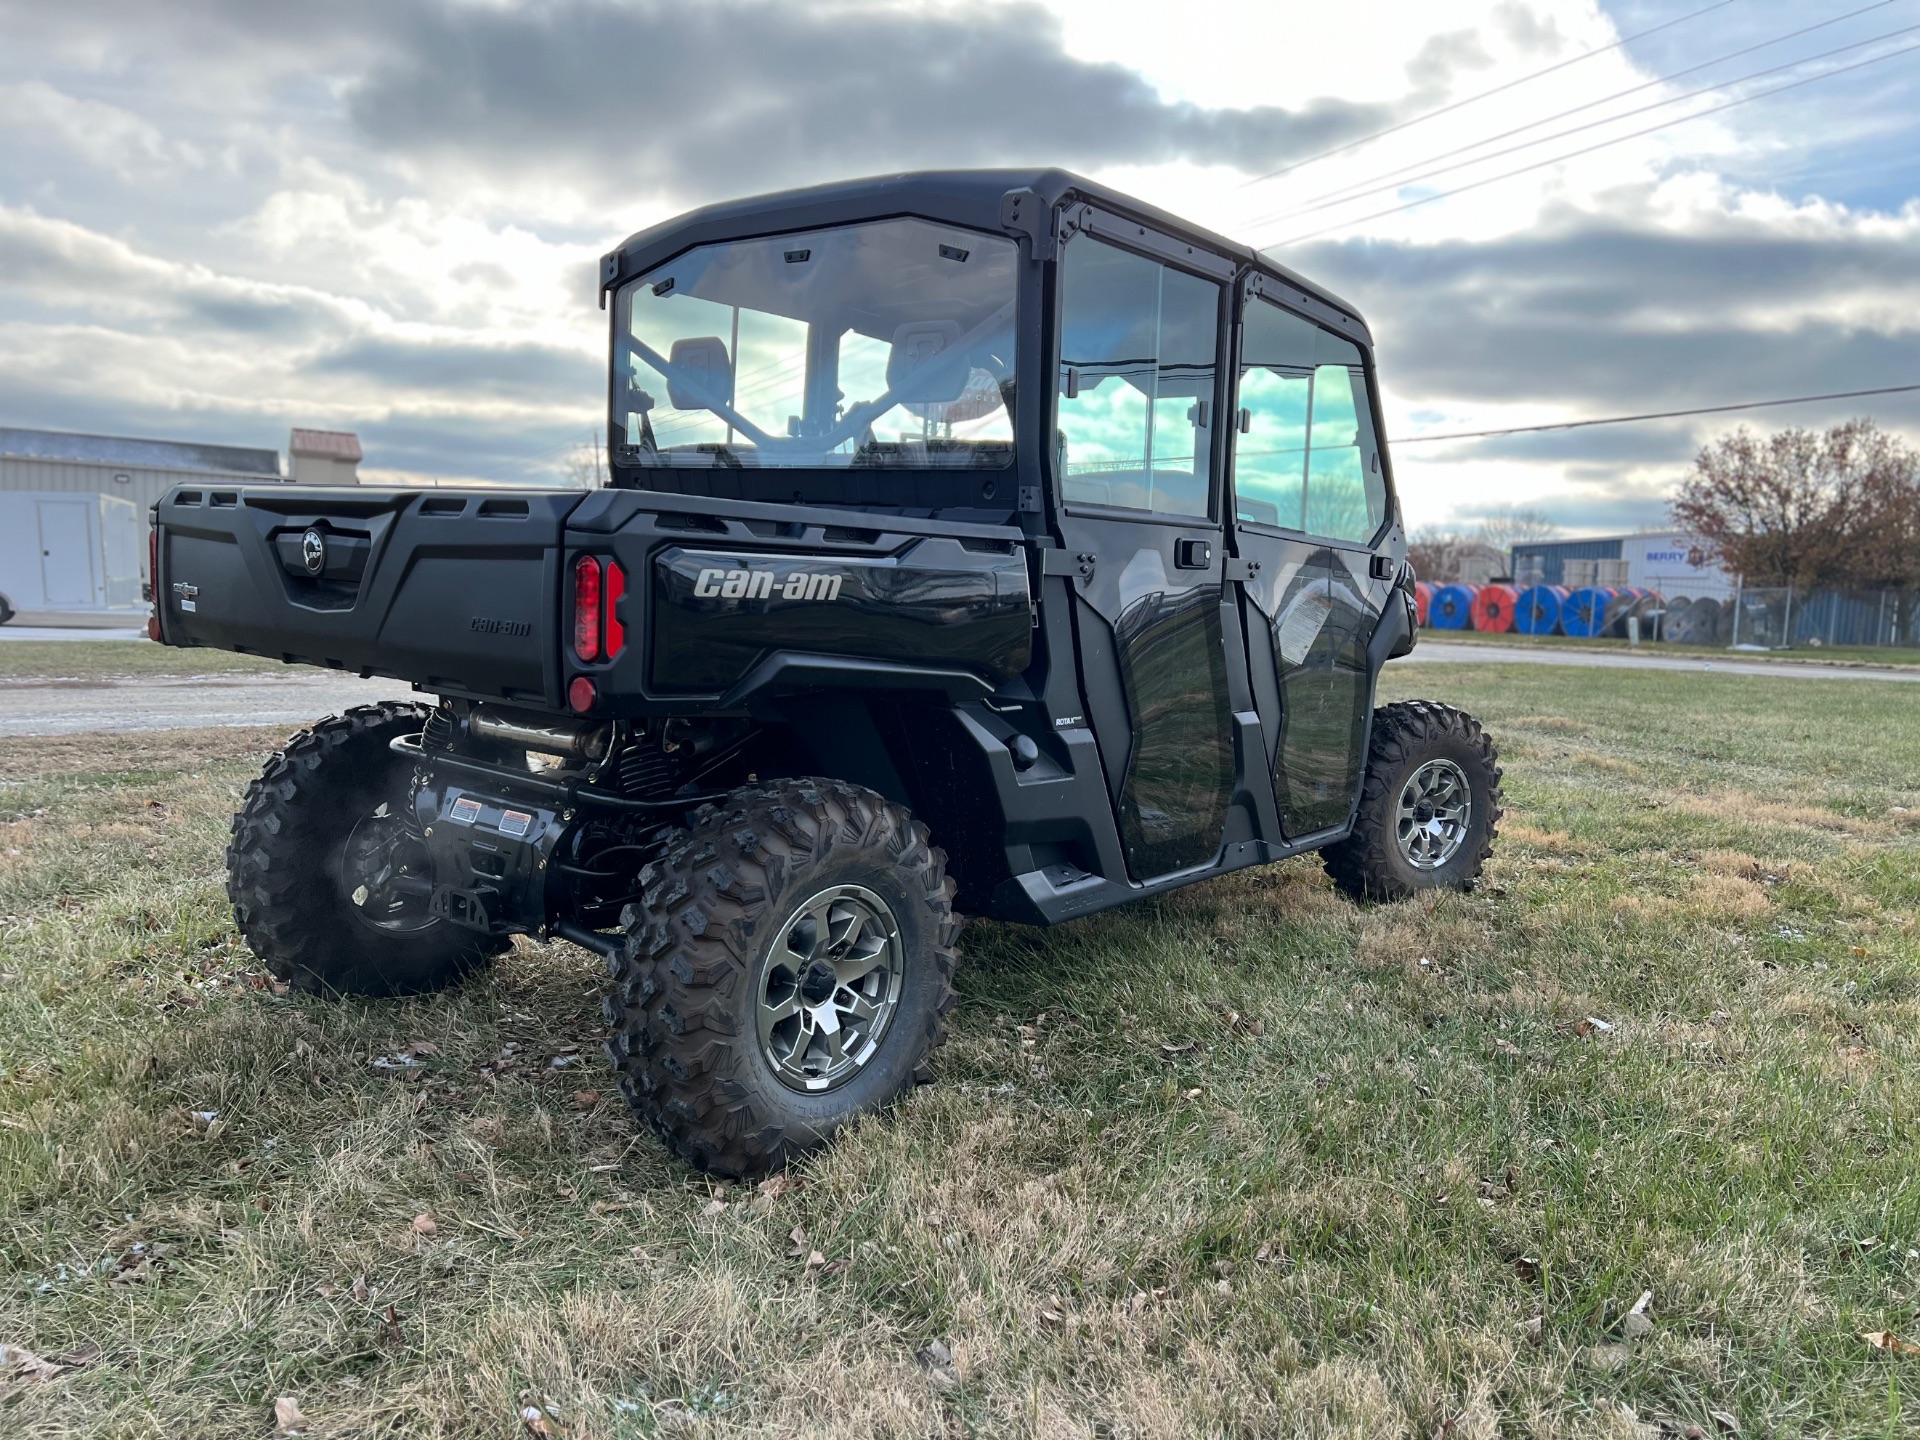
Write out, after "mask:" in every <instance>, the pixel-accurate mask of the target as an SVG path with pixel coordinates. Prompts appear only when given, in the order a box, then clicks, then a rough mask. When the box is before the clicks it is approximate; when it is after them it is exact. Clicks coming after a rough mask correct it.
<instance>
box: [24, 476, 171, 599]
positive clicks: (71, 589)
mask: <svg viewBox="0 0 1920 1440" xmlns="http://www.w3.org/2000/svg"><path fill="white" fill-rule="evenodd" d="M141 534H142V526H141V523H140V512H139V511H138V510H137V509H136V508H135V507H134V505H133V502H131V501H129V500H122V499H120V498H119V497H117V496H114V495H74V494H67V493H62V492H60V491H46V490H24V491H0V623H4V620H6V619H11V618H13V617H14V616H20V617H22V618H24V619H27V620H30V621H33V622H35V623H41V624H60V623H63V622H68V623H74V622H77V623H80V624H86V623H88V622H90V621H91V622H97V621H99V620H125V621H127V622H128V623H137V622H138V621H139V619H140V618H141V616H142V615H143V614H144V609H145V607H144V603H143V597H142V596H141V593H140V542H141Z"/></svg>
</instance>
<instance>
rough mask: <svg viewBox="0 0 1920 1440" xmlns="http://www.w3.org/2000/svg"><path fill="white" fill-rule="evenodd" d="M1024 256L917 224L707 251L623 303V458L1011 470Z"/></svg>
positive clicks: (643, 282) (1003, 242)
mask: <svg viewBox="0 0 1920 1440" xmlns="http://www.w3.org/2000/svg"><path fill="white" fill-rule="evenodd" d="M1017 259H1018V251H1017V250H1016V249H1015V247H1014V244H1013V242H1012V241H1010V240H1007V239H1004V238H1001V237H997V236H989V235H980V234H976V233H975V232H973V231H971V230H960V229H956V228H954V227H952V226H947V225H936V224H933V223H932V222H930V221H926V220H911V219H903V220H881V221H875V222H872V223H869V224H864V225H846V226H839V227H835V228H833V229H827V230H809V231H802V232H798V233H794V234H788V235H776V236H773V237H771V238H768V239H763V240H735V241H729V242H727V243H724V244H719V245H702V246H700V247H698V248H697V249H694V250H689V251H688V252H687V253H686V254H684V255H681V256H680V257H678V258H677V259H675V260H672V261H670V262H668V263H667V264H665V265H661V266H659V267H657V268H656V269H654V270H652V271H650V272H649V273H647V274H646V275H643V276H641V277H640V278H639V279H638V280H636V281H633V282H632V283H631V284H629V285H627V286H626V287H625V288H624V289H623V290H622V291H621V292H620V298H619V311H618V315H619V323H618V332H617V333H618V334H619V336H620V337H621V338H620V344H619V347H618V352H617V353H616V355H615V366H616V373H615V377H614V384H615V390H614V411H615V418H616V421H617V422H618V424H619V425H620V426H621V427H622V428H623V429H624V431H625V434H624V437H623V439H624V442H625V443H624V445H623V447H622V452H621V456H620V458H621V459H622V460H623V461H624V463H626V464H630V465H670V466H692V467H698V468H703V469H704V468H713V467H730V468H742V467H769V466H783V467H791V466H811V467H820V466H870V467H876V468H899V469H912V470H924V469H936V468H947V467H955V468H974V467H980V466H992V467H999V466H1004V465H1008V464H1011V463H1012V460H1013V421H1012V412H1013V380H1014V375H1013V313H1014V282H1015V274H1016V264H1017Z"/></svg>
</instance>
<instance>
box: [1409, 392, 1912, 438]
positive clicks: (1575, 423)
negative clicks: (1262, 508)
mask: <svg viewBox="0 0 1920 1440" xmlns="http://www.w3.org/2000/svg"><path fill="white" fill-rule="evenodd" d="M1915 390H1920V385H1883V386H1881V387H1880V388H1879V389H1877V390H1840V391H1836V392H1835V393H1834V394H1831V395H1794V396H1790V397H1789V398H1787V399H1785V400H1747V401H1743V402H1742V403H1741V404H1738V405H1701V406H1697V407H1695V408H1694V409H1691V410H1655V411H1652V412H1650V413H1648V414H1645V415H1609V416H1606V417H1605V418H1604V419H1600V420H1562V421H1559V422H1557V423H1555V424H1552V425H1515V426H1513V427H1511V428H1509V429H1506V430H1458V431H1453V432H1450V433H1448V434H1445V435H1409V436H1407V437H1406V438H1405V439H1403V440H1394V441H1392V442H1391V443H1392V445H1393V448H1394V449H1396V450H1397V449H1399V448H1400V447H1401V446H1402V445H1426V444H1429V443H1431V442H1433V441H1436V440H1489V439H1492V438H1494V437H1496V436H1500V435H1537V434H1539V433H1540V432H1542V431H1545V430H1584V429H1586V428H1587V427H1589V426H1592V425H1632V424H1635V423H1637V422H1639V421H1642V420H1678V419H1681V418H1683V417H1685V416H1688V415H1724V414H1726V413H1727V412H1728V411H1730V410H1766V409H1769V408H1771V407H1772V406H1775V405H1810V404H1812V403H1813V402H1815V401H1816V400H1858V399H1860V398H1861V397H1862V396H1865V395H1904V394H1907V393H1909V392H1911V391H1915Z"/></svg>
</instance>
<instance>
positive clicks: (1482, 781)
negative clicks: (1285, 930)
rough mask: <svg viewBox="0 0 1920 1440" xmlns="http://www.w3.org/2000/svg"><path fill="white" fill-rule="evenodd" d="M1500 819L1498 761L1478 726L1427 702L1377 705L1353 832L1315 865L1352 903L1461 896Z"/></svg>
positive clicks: (1467, 717) (1490, 850)
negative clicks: (1417, 895) (1435, 893)
mask: <svg viewBox="0 0 1920 1440" xmlns="http://www.w3.org/2000/svg"><path fill="white" fill-rule="evenodd" d="M1500 813H1501V812H1500V763H1499V756H1498V755H1497V754H1495V752H1494V748H1493V742H1492V741H1491V740H1490V739H1488V738H1487V732H1486V731H1485V730H1483V729H1481V727H1480V722H1479V721H1478V720H1476V719H1474V718H1473V716H1471V715H1469V714H1467V713H1466V712H1465V711H1464V710H1455V709H1454V708H1453V707H1452V706H1449V705H1438V704H1435V703H1434V702H1432V701H1430V700H1409V701H1403V702H1401V703H1399V704H1395V705H1383V706H1381V707H1380V708H1379V709H1378V710H1376V711H1374V713H1373V741H1372V744H1371V746H1370V747H1369V749H1368V752H1367V773H1366V777H1365V779H1364V781H1363V782H1362V785H1361V790H1360V807H1359V811H1358V813H1357V814H1356V815H1355V816H1354V821H1353V829H1352V831H1351V832H1349V834H1348V835H1347V838H1346V839H1344V840H1341V841H1338V842H1336V843H1335V844H1332V845H1329V846H1327V847H1326V848H1325V849H1324V850H1322V851H1321V852H1320V856H1321V859H1322V861H1323V862H1324V863H1325V865H1326V870H1327V874H1328V875H1329V876H1331V877H1332V878H1333V883H1334V884H1335V885H1337V886H1339V888H1340V889H1342V890H1344V891H1345V892H1346V893H1347V894H1348V895H1351V896H1352V897H1353V898H1354V899H1356V900H1403V899H1405V898H1406V897H1407V896H1409V895H1411V894H1413V893H1414V892H1415V891H1417V890H1442V889H1444V890H1471V889H1472V888H1473V886H1474V883H1475V882H1476V881H1477V880H1478V879H1479V878H1480V872H1481V870H1482V869H1483V868H1484V867H1485V865H1486V863H1487V857H1488V856H1489V855H1491V854H1492V853H1493V842H1494V838H1495V836H1496V835H1497V834H1498V833H1499V829H1498V827H1499V824H1500Z"/></svg>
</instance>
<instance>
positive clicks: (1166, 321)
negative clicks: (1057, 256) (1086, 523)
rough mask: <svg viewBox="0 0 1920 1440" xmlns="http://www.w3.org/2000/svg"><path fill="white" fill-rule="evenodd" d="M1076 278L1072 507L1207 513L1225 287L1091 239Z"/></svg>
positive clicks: (1068, 276) (1067, 331)
mask: <svg viewBox="0 0 1920 1440" xmlns="http://www.w3.org/2000/svg"><path fill="white" fill-rule="evenodd" d="M1064 270H1065V274H1064V277H1063V279H1062V281H1061V288H1062V307H1061V308H1062V315H1063V321H1062V329H1061V339H1060V412H1059V414H1060V421H1059V424H1060V429H1059V436H1058V446H1059V458H1060V473H1061V475H1062V476H1063V480H1062V485H1063V489H1064V494H1065V497H1066V499H1067V500H1068V501H1069V502H1079V503H1081V504H1092V505H1118V506H1124V507H1126V508H1127V509H1131V510H1154V511H1158V512H1160V513H1162V514H1167V515H1202V516H1203V515H1205V514H1206V513H1207V502H1208V489H1209V484H1208V481H1209V474H1210V466H1209V455H1210V453H1211V451H1210V446H1211V445H1212V435H1213V430H1212V418H1213V417H1212V415H1211V414H1210V413H1209V412H1210V410H1211V409H1212V406H1213V377H1214V349H1215V346H1216V344H1217V342H1218V340H1219V325H1220V320H1219V314H1220V310H1219V307H1220V287H1219V286H1218V285H1216V284H1214V283H1213V282H1212V281H1211V280H1202V279H1200V278H1199V277H1197V276H1193V275H1189V274H1187V273H1186V272H1184V271H1181V270H1174V269H1171V268H1169V267H1167V266H1165V265H1161V264H1159V263H1158V262H1156V261H1153V260H1148V259H1145V258H1143V257H1141V256H1138V255H1133V254H1130V253H1129V252H1127V251H1125V250H1117V249H1115V248H1114V247H1113V246H1111V245H1103V244H1101V243H1100V242H1099V241H1098V240H1093V239H1090V238H1088V237H1086V236H1081V237H1080V238H1078V239H1076V240H1074V241H1073V243H1072V244H1070V245H1068V246H1067V249H1066V259H1065V262H1064Z"/></svg>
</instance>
